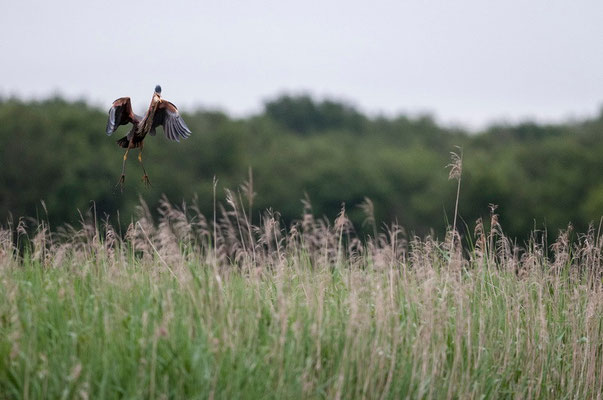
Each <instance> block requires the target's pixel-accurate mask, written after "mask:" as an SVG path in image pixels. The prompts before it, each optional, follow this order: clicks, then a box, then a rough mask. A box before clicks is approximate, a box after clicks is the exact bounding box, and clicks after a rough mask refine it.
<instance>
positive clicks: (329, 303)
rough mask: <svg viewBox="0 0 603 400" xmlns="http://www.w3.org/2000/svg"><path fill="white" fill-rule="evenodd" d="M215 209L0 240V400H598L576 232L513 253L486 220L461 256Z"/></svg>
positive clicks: (587, 281) (593, 240)
mask: <svg viewBox="0 0 603 400" xmlns="http://www.w3.org/2000/svg"><path fill="white" fill-rule="evenodd" d="M233 197H234V196H230V197H229V201H228V208H227V209H222V210H221V211H219V212H217V213H216V214H217V215H218V216H219V217H218V218H216V217H214V218H213V220H212V221H208V220H207V219H205V217H204V216H202V215H200V214H199V213H198V212H196V211H195V210H194V209H177V208H174V207H173V206H171V205H170V204H169V203H167V202H164V203H163V204H162V206H161V209H160V215H161V218H160V219H159V220H158V221H153V220H152V218H151V216H150V213H149V212H148V210H147V209H146V207H145V206H144V204H143V205H141V207H140V217H139V219H138V220H137V221H135V222H133V223H132V224H131V225H130V227H129V229H128V231H127V232H125V233H124V234H123V235H119V234H118V233H116V232H115V231H114V230H113V228H112V227H111V226H109V225H108V224H103V223H99V222H95V221H94V220H93V219H92V220H91V221H90V222H85V223H83V224H82V226H81V227H78V228H70V227H67V228H62V229H61V230H58V231H55V233H53V234H50V233H49V232H50V230H49V229H48V227H47V226H45V224H44V223H40V222H37V227H35V228H33V229H28V228H27V227H26V226H25V225H27V224H25V223H16V224H15V225H16V226H7V227H5V228H3V230H2V231H0V398H2V399H13V398H15V399H20V398H22V399H37V398H57V399H58V398H65V399H70V398H83V399H87V398H103V399H112V398H153V399H155V398H157V399H168V398H169V399H184V398H187V399H188V398H190V399H195V398H197V399H205V398H220V399H236V398H268V399H269V398H273V399H293V398H329V399H330V398H335V399H339V398H367V399H397V398H496V399H500V398H517V399H525V398H550V399H560V398H601V393H603V372H602V371H603V291H602V289H603V282H602V280H601V277H602V274H603V266H602V263H601V260H602V251H603V239H602V237H601V236H600V235H599V234H598V233H597V232H596V230H595V229H593V230H591V231H589V232H587V233H586V234H584V235H576V234H573V235H571V234H570V233H569V232H566V233H562V234H561V235H560V237H559V240H558V241H557V242H556V243H554V244H552V245H550V246H549V245H547V244H545V243H542V242H539V240H538V239H536V237H537V236H535V239H534V240H532V241H530V242H529V243H527V244H526V245H525V246H523V248H519V247H517V246H515V245H514V244H513V243H512V242H511V241H510V240H508V239H507V238H506V237H505V236H504V235H503V234H502V232H501V230H500V227H499V226H498V225H497V223H496V216H495V215H493V216H492V220H491V221H489V222H488V224H486V225H487V226H488V227H487V228H485V227H484V224H482V223H478V228H477V229H476V232H475V235H474V236H473V238H472V239H471V240H469V239H468V238H464V239H463V244H464V245H463V246H462V247H463V248H464V250H461V246H460V245H459V244H458V241H457V240H454V241H453V240H452V235H450V237H448V238H447V239H445V240H443V241H436V240H433V239H431V238H424V239H418V238H412V237H411V238H409V237H407V236H406V235H405V234H404V233H403V232H402V230H401V229H399V228H398V227H396V226H390V227H388V228H384V229H383V233H378V229H377V227H376V226H373V228H374V232H375V234H373V235H370V236H368V237H366V238H362V239H358V238H357V236H356V235H355V234H354V231H353V228H352V227H351V225H350V223H349V221H348V220H347V218H346V217H345V213H344V212H342V214H341V215H340V217H339V218H337V220H336V221H334V222H333V223H332V224H329V223H328V222H327V221H325V220H319V219H316V218H315V217H313V216H312V214H311V213H310V212H306V213H305V214H304V216H303V218H302V219H301V220H300V221H299V222H298V223H296V224H294V225H293V226H292V227H288V228H287V229H284V228H283V227H282V226H280V225H279V218H278V216H277V215H272V214H270V213H267V214H265V215H264V217H263V218H262V219H261V221H257V222H256V223H255V224H252V223H251V221H249V217H248V215H249V209H248V208H247V207H243V206H241V204H240V203H239V202H237V201H235V200H233ZM365 209H366V210H367V212H368V215H367V217H368V218H367V222H368V223H369V227H370V226H371V224H372V225H374V221H373V220H372V219H371V215H370V203H367V204H366V207H365ZM214 221H215V222H214ZM369 230H370V228H369ZM121 237H123V239H120V238H121ZM25 242H27V243H28V244H27V245H26V246H23V243H25ZM16 248H25V250H24V251H22V252H17V251H16V250H15V249H16Z"/></svg>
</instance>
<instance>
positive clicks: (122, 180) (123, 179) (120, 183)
mask: <svg viewBox="0 0 603 400" xmlns="http://www.w3.org/2000/svg"><path fill="white" fill-rule="evenodd" d="M125 182H126V176H125V175H124V174H122V175H121V176H120V177H119V181H117V185H115V187H119V189H120V190H121V191H122V192H123V191H124V184H125Z"/></svg>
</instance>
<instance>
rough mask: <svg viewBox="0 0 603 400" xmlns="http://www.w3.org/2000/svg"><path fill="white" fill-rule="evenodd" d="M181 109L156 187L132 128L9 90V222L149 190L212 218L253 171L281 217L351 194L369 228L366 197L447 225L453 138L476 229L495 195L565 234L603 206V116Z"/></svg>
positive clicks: (2, 157) (0, 106)
mask: <svg viewBox="0 0 603 400" xmlns="http://www.w3.org/2000/svg"><path fill="white" fill-rule="evenodd" d="M184 118H185V120H186V122H187V124H188V126H189V127H190V128H191V130H192V131H193V135H192V136H191V138H190V139H188V140H186V141H183V142H181V143H179V144H178V143H172V142H169V141H168V140H166V139H165V138H164V137H163V135H162V134H159V135H157V137H155V138H150V140H148V142H147V146H145V161H146V163H145V166H146V167H147V170H148V173H149V176H150V178H151V182H152V184H153V187H152V188H150V189H145V188H144V186H143V185H142V184H141V182H140V177H141V176H142V171H141V170H140V166H139V165H138V163H137V162H136V160H135V159H134V158H133V157H131V158H132V159H131V160H129V162H128V165H127V171H126V189H125V191H124V192H123V193H121V192H120V191H119V190H117V189H115V183H116V182H117V179H118V177H119V173H120V169H121V156H122V151H121V150H120V149H119V148H118V147H117V146H116V145H115V140H116V139H117V138H119V137H121V135H122V134H125V132H127V129H128V128H126V127H121V128H120V130H119V132H117V133H116V134H115V135H114V137H111V138H108V137H106V136H105V134H104V128H105V123H106V110H99V109H96V108H93V107H91V106H89V105H88V104H86V103H85V102H68V101H65V100H62V99H60V98H51V99H48V100H45V101H29V102H24V101H21V100H17V99H5V100H1V101H0V162H1V165H2V168H1V169H0V220H1V221H3V223H4V222H5V221H6V220H7V218H9V217H11V216H12V218H13V219H16V218H18V217H19V216H40V217H42V216H43V217H44V218H48V220H49V221H50V223H51V224H53V225H54V226H57V225H60V224H62V223H64V222H70V223H74V222H76V221H77V220H78V218H79V214H78V210H81V211H85V210H87V209H89V208H90V207H92V205H93V204H95V206H96V210H97V213H98V215H99V217H103V216H104V215H109V216H111V218H114V219H115V218H117V215H118V213H119V221H120V223H121V224H127V223H128V222H129V220H130V218H131V215H132V213H133V212H134V207H135V206H136V205H137V204H138V202H139V196H140V197H142V198H143V199H144V200H145V201H146V202H147V203H148V204H149V205H150V206H151V208H154V206H155V205H156V204H157V202H158V200H159V198H160V196H161V195H162V194H164V193H165V195H166V196H167V197H168V198H169V199H170V200H171V201H172V202H175V203H180V202H182V201H186V202H189V203H190V202H191V201H193V199H196V200H195V201H196V202H197V203H198V206H199V207H200V208H201V210H202V211H204V212H205V213H206V214H207V215H211V214H212V212H213V211H212V210H213V206H212V201H213V200H212V199H213V194H212V186H213V183H212V181H213V177H214V176H215V177H216V178H217V179H218V181H219V185H218V190H217V196H218V198H219V199H220V198H223V193H224V191H223V189H224V188H230V189H235V190H236V189H238V188H239V186H240V184H242V183H243V182H244V181H246V180H247V179H248V175H249V169H250V168H251V170H252V171H253V183H254V188H253V189H254V191H255V192H256V193H257V196H256V198H255V202H254V205H253V206H254V217H255V218H257V215H258V213H260V212H261V211H262V210H263V209H266V208H269V207H271V208H272V209H274V210H277V211H279V212H280V213H281V216H282V218H283V219H284V220H285V221H290V220H293V219H296V218H299V217H300V215H301V212H302V203H301V201H300V200H301V199H303V198H304V197H305V196H307V197H308V198H309V199H310V201H311V203H312V207H313V211H314V213H315V214H317V215H319V216H321V215H326V216H329V217H333V216H335V215H337V213H338V212H339V211H340V209H341V205H342V203H345V205H346V210H347V212H348V214H349V215H350V216H351V218H352V219H353V221H354V222H355V225H356V226H357V227H358V228H360V227H361V225H362V221H363V219H364V216H363V215H362V212H361V210H360V208H359V207H358V205H359V204H361V203H362V202H363V200H364V198H365V197H368V198H370V199H371V200H372V201H373V202H374V204H375V211H376V217H377V221H381V222H389V221H392V220H397V221H398V222H399V223H400V224H401V225H403V226H404V227H405V228H406V229H407V231H409V232H412V233H417V234H420V235H423V234H426V233H429V232H431V230H434V231H435V232H436V233H438V234H441V232H442V231H443V230H444V228H445V226H446V223H447V221H450V220H451V216H452V212H453V207H454V191H455V189H456V186H455V185H454V184H453V183H451V182H449V181H448V180H447V171H446V170H445V169H444V166H445V165H446V164H448V162H449V152H450V151H452V150H454V146H455V145H458V146H462V147H463V149H464V170H463V186H462V189H461V201H460V217H461V218H462V219H463V220H464V221H465V222H466V223H467V224H468V225H469V227H470V229H471V226H472V225H473V223H474V221H475V220H476V219H477V218H478V217H480V216H487V215H488V213H489V209H488V205H489V204H490V203H493V204H497V205H499V208H498V209H497V212H498V213H499V214H500V220H501V223H502V225H503V228H504V229H505V231H506V232H507V233H508V234H509V235H512V236H515V237H518V238H520V239H522V238H526V237H527V235H528V234H529V232H530V231H531V230H532V229H534V228H543V227H545V226H546V227H547V229H548V230H549V231H550V232H553V233H556V231H557V230H558V229H561V228H565V227H566V226H567V224H568V223H569V222H571V223H572V224H573V225H574V226H575V227H576V229H577V230H582V231H583V230H585V229H586V228H587V226H588V224H589V223H590V222H592V221H594V222H595V224H598V223H599V220H600V218H601V216H602V214H603V136H602V133H601V132H603V115H601V116H599V117H598V118H594V119H591V120H586V121H579V122H571V123H569V122H568V123H565V124H558V125H539V124H534V123H522V124H518V125H500V126H492V127H490V128H489V129H487V130H485V131H484V132H479V133H468V132H465V131H463V130H461V129H458V128H448V127H444V126H440V125H438V124H437V123H435V122H434V121H433V119H432V118H430V117H429V116H417V117H409V116H404V115H400V116H398V117H394V118H386V117H383V116H377V117H369V116H366V115H363V114H362V113H361V112H359V111H358V110H357V109H355V108H354V107H353V106H351V105H349V104H346V103H343V102H339V101H333V100H322V101H317V100H315V99H313V98H312V97H310V96H305V95H301V96H290V95H283V96H280V97H278V98H275V99H273V100H270V101H268V102H267V103H266V104H265V108H264V111H263V112H262V113H261V114H258V115H254V116H250V117H247V118H241V119H235V118H231V117H229V116H228V115H226V114H224V113H222V112H218V111H208V110H199V111H196V112H193V113H185V115H184ZM42 201H43V202H44V204H45V207H46V209H47V213H48V214H47V216H46V212H45V211H44V210H43V206H42ZM114 222H116V221H114Z"/></svg>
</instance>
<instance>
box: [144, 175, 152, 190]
mask: <svg viewBox="0 0 603 400" xmlns="http://www.w3.org/2000/svg"><path fill="white" fill-rule="evenodd" d="M142 181H143V182H144V185H145V186H146V187H151V186H153V185H151V181H150V180H149V176H148V175H147V174H144V175H143V176H142Z"/></svg>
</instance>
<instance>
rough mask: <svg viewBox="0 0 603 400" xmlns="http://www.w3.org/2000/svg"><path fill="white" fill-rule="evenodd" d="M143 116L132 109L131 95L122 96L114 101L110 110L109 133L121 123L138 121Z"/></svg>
mask: <svg viewBox="0 0 603 400" xmlns="http://www.w3.org/2000/svg"><path fill="white" fill-rule="evenodd" d="M140 120H141V118H140V117H139V116H138V115H136V114H134V112H133V111H132V103H131V102H130V98H129V97H120V98H119V99H117V100H115V101H114V102H113V105H112V106H111V109H110V110H109V120H108V121H107V131H106V132H107V135H111V134H112V133H113V132H115V131H116V130H117V128H118V127H119V126H120V125H126V124H128V123H137V122H139V121H140Z"/></svg>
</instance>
